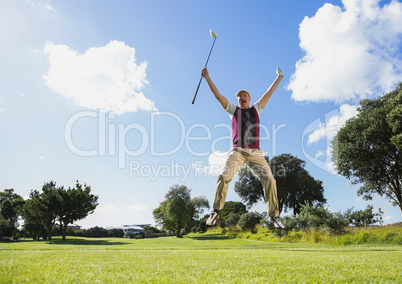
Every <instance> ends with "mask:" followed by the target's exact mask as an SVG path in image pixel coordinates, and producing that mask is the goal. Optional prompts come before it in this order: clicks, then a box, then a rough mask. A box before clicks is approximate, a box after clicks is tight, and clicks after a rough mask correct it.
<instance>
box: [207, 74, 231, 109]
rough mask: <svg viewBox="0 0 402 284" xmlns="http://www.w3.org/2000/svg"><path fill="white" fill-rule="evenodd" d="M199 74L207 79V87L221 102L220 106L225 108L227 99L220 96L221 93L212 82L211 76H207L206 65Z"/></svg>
mask: <svg viewBox="0 0 402 284" xmlns="http://www.w3.org/2000/svg"><path fill="white" fill-rule="evenodd" d="M201 76H202V77H204V79H205V80H206V81H207V83H208V86H209V89H210V90H211V92H212V93H213V94H214V96H215V98H216V99H217V100H218V101H219V102H220V103H221V105H222V107H223V108H224V109H226V106H227V105H228V99H227V98H226V97H224V96H222V95H221V93H219V90H218V88H217V87H216V86H215V84H214V83H213V82H212V80H211V77H209V73H208V70H207V68H206V67H204V68H203V69H202V70H201Z"/></svg>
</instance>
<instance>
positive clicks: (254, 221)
mask: <svg viewBox="0 0 402 284" xmlns="http://www.w3.org/2000/svg"><path fill="white" fill-rule="evenodd" d="M261 219H262V217H261V215H259V214H257V213H245V214H243V215H241V216H240V220H239V222H238V225H239V226H240V228H241V229H242V230H243V231H250V232H251V233H254V230H255V227H256V226H257V225H258V224H259V223H260V220H261Z"/></svg>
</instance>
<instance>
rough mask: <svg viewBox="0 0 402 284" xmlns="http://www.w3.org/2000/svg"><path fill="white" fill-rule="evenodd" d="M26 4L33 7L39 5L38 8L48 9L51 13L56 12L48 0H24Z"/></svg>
mask: <svg viewBox="0 0 402 284" xmlns="http://www.w3.org/2000/svg"><path fill="white" fill-rule="evenodd" d="M26 2H27V3H28V4H30V5H31V6H33V7H36V6H39V7H40V8H42V9H44V10H47V11H50V12H52V13H57V11H56V9H54V8H53V6H52V5H51V4H50V2H51V1H50V0H26Z"/></svg>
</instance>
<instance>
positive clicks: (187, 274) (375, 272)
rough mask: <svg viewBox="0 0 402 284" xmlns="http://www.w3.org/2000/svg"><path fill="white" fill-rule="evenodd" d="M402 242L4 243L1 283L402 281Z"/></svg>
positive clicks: (199, 238) (218, 238) (202, 238)
mask: <svg viewBox="0 0 402 284" xmlns="http://www.w3.org/2000/svg"><path fill="white" fill-rule="evenodd" d="M400 263H402V248H401V246H395V245H393V246H390V245H388V246H384V247H383V246H378V247H374V246H334V245H317V244H310V243H307V244H299V243H293V244H288V243H270V242H262V241H256V240H250V239H239V238H234V239H233V238H230V237H228V236H225V235H222V234H218V233H207V234H190V235H188V236H186V237H185V238H183V239H178V238H175V237H167V238H159V239H141V240H130V239H117V238H110V239H84V238H76V239H74V240H67V242H64V241H61V240H59V239H56V240H54V241H40V242H36V241H18V242H1V243H0V282H1V283H24V282H25V283H26V282H29V283H96V282H99V283H124V282H126V283H127V282H128V283H283V282H287V283H289V282H293V283H294V282H296V283H303V282H314V283H316V282H321V283H333V282H340V283H351V282H358V283H361V282H366V283H375V282H377V283H379V282H381V283H401V282H402V276H401V275H402V269H401V266H400Z"/></svg>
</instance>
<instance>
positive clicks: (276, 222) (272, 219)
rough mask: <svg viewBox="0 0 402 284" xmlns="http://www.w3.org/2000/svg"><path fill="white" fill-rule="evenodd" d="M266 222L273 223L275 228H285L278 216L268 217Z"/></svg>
mask: <svg viewBox="0 0 402 284" xmlns="http://www.w3.org/2000/svg"><path fill="white" fill-rule="evenodd" d="M267 220H268V223H270V224H272V225H274V227H275V229H285V225H283V223H282V221H281V219H279V217H268V219H267Z"/></svg>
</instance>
